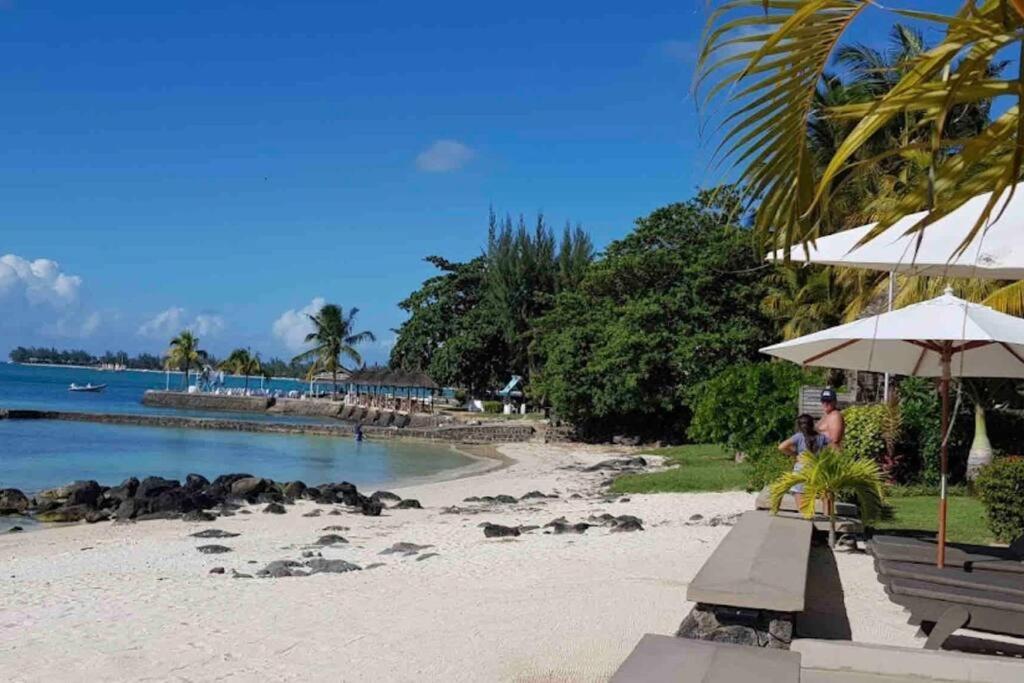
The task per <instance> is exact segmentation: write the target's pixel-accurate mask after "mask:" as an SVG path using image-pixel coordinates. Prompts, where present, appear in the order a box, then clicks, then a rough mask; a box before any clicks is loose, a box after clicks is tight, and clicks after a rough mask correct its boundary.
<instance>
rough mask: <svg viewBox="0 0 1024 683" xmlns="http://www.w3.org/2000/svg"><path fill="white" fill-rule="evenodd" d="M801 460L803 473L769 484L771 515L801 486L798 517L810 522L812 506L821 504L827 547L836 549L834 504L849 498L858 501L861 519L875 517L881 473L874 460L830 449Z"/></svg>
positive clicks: (781, 478)
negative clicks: (794, 488) (822, 505)
mask: <svg viewBox="0 0 1024 683" xmlns="http://www.w3.org/2000/svg"><path fill="white" fill-rule="evenodd" d="M800 459H801V463H802V464H803V469H801V470H800V471H799V472H795V471H794V472H787V473H785V474H783V475H782V476H780V477H779V478H778V479H776V480H775V481H774V482H773V483H772V485H771V489H770V493H771V499H770V500H771V509H772V513H776V512H778V511H779V507H780V506H781V505H782V499H783V497H784V496H785V495H786V494H787V493H788V492H789V490H790V489H791V488H793V487H794V486H797V485H799V484H803V486H804V493H803V495H802V496H801V497H800V513H801V514H803V516H804V517H806V518H807V519H811V518H812V517H814V504H815V502H816V501H818V500H821V501H822V502H823V503H824V505H825V510H826V511H827V513H828V519H829V533H828V544H829V546H830V547H832V548H835V547H836V500H838V499H839V497H840V496H844V495H852V496H853V497H854V498H856V499H857V504H858V505H859V506H860V513H861V518H862V519H864V520H872V519H876V518H877V517H878V513H879V512H880V510H881V507H882V470H881V469H880V468H879V466H878V463H877V462H875V461H874V460H873V459H870V458H855V457H853V456H852V455H850V454H849V453H843V452H842V451H839V450H836V449H835V448H831V447H826V448H823V449H821V450H820V451H818V452H817V453H810V452H807V453H804V454H803V455H801V456H800Z"/></svg>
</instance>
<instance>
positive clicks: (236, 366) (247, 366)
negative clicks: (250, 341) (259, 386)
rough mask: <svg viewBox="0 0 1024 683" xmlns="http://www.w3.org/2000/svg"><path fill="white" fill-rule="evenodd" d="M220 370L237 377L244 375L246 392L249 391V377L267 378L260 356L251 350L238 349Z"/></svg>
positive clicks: (223, 363)
mask: <svg viewBox="0 0 1024 683" xmlns="http://www.w3.org/2000/svg"><path fill="white" fill-rule="evenodd" d="M219 367H220V369H221V370H225V371H227V372H230V373H232V374H235V375H242V376H243V377H244V378H245V391H246V392H248V391H249V376H250V375H252V376H259V375H263V376H266V375H265V373H264V371H263V363H262V362H260V354H258V353H256V354H254V353H252V352H250V351H249V349H242V348H238V349H235V350H234V351H232V352H231V353H230V355H228V357H227V359H225V360H224V361H223V362H222V363H221V364H220V366H219Z"/></svg>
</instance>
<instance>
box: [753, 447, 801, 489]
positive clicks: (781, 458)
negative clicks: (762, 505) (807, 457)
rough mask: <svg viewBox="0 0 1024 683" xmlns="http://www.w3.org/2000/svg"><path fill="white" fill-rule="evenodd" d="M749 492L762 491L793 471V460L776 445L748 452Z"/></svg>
mask: <svg viewBox="0 0 1024 683" xmlns="http://www.w3.org/2000/svg"><path fill="white" fill-rule="evenodd" d="M743 462H744V464H745V465H746V466H747V490H748V491H760V490H761V489H763V488H764V487H765V486H768V485H769V484H771V483H772V482H773V481H775V480H776V479H778V478H779V477H780V476H782V475H783V474H785V473H786V472H789V471H791V470H792V469H793V458H791V457H789V456H788V455H786V454H785V453H783V452H782V451H780V450H779V449H778V447H777V446H775V445H770V446H758V447H757V448H752V449H750V450H748V451H747V457H746V459H745V460H744V461H743Z"/></svg>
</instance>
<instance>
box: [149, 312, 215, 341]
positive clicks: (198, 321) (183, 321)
mask: <svg viewBox="0 0 1024 683" xmlns="http://www.w3.org/2000/svg"><path fill="white" fill-rule="evenodd" d="M225 326H226V324H225V322H224V318H223V317H221V316H219V315H215V314H212V313H200V314H198V315H196V316H195V317H194V318H192V319H191V320H189V318H188V315H187V311H186V310H185V309H184V308H182V307H181V306H171V307H170V308H168V309H166V310H164V311H161V312H159V313H157V314H156V315H154V316H153V317H152V318H149V319H148V320H146V321H145V322H143V323H142V324H141V325H139V329H138V331H137V332H136V334H138V335H139V336H140V337H151V338H154V339H163V338H166V337H172V336H174V335H176V334H178V333H179V332H181V331H182V330H192V332H194V333H195V334H197V335H199V336H200V337H202V336H216V335H217V334H218V333H220V332H222V331H223V330H224V327H225Z"/></svg>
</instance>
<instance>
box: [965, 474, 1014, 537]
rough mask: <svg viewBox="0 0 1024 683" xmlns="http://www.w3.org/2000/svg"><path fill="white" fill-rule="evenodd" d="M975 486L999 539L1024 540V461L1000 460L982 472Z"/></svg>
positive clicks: (989, 521)
mask: <svg viewBox="0 0 1024 683" xmlns="http://www.w3.org/2000/svg"><path fill="white" fill-rule="evenodd" d="M974 486H975V490H976V491H977V492H978V497H979V498H981V502H982V503H984V504H985V510H986V512H987V513H988V526H989V528H990V529H992V533H994V534H995V535H996V538H998V539H1000V540H1002V541H1007V542H1010V541H1013V540H1015V539H1017V538H1020V537H1021V536H1024V458H1020V457H1005V458H998V459H997V460H996V461H995V462H993V463H992V464H991V465H988V466H987V467H983V468H982V469H981V471H980V472H979V473H978V477H977V478H976V479H975V480H974Z"/></svg>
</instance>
